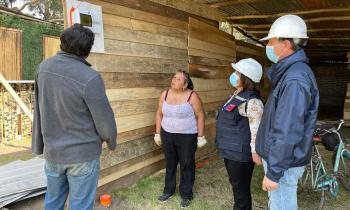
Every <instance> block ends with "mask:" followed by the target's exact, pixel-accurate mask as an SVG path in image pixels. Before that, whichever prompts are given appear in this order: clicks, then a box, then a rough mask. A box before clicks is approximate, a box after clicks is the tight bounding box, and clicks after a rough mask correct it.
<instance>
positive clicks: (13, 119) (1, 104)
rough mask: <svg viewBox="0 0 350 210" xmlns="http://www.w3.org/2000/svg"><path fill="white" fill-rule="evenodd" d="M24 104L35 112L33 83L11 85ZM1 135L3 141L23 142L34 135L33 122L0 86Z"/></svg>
mask: <svg viewBox="0 0 350 210" xmlns="http://www.w3.org/2000/svg"><path fill="white" fill-rule="evenodd" d="M11 86H12V88H13V89H14V90H15V91H16V93H17V94H18V96H19V97H20V98H21V100H22V101H23V102H24V104H25V105H26V106H27V107H28V108H29V109H30V110H33V108H34V107H33V106H34V97H33V94H34V85H33V83H11ZM0 117H1V118H0V133H1V140H0V142H1V141H12V140H23V139H24V138H26V137H30V136H31V134H32V121H31V120H30V119H29V117H27V115H25V114H24V113H23V112H22V111H21V109H20V108H19V106H18V104H17V103H16V102H15V100H14V99H13V97H12V96H11V95H10V93H9V92H7V90H6V89H5V88H4V87H3V86H2V85H0Z"/></svg>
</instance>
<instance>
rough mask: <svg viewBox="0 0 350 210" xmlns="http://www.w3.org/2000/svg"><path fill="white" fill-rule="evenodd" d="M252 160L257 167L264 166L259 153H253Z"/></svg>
mask: <svg viewBox="0 0 350 210" xmlns="http://www.w3.org/2000/svg"><path fill="white" fill-rule="evenodd" d="M252 159H253V162H254V163H255V164H256V165H261V164H262V161H261V157H260V156H259V155H258V154H257V153H252Z"/></svg>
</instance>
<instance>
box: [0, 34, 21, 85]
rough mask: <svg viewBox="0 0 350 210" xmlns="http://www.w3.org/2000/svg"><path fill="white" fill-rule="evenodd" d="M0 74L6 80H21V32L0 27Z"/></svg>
mask: <svg viewBox="0 0 350 210" xmlns="http://www.w3.org/2000/svg"><path fill="white" fill-rule="evenodd" d="M0 73H1V74H2V75H3V76H4V77H5V78H6V79H7V80H21V79H22V32H21V31H19V30H16V29H8V28H3V27H0Z"/></svg>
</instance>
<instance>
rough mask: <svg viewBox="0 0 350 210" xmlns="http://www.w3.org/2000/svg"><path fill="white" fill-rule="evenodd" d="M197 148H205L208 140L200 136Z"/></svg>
mask: <svg viewBox="0 0 350 210" xmlns="http://www.w3.org/2000/svg"><path fill="white" fill-rule="evenodd" d="M197 141H198V142H197V147H198V148H201V147H203V146H204V145H206V144H207V140H206V139H205V136H198V137H197Z"/></svg>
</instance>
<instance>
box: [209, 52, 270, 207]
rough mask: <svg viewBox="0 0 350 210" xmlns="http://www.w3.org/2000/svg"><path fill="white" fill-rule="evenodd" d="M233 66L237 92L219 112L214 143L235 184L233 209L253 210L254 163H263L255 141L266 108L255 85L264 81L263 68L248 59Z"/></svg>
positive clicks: (232, 75) (233, 83) (232, 78)
mask: <svg viewBox="0 0 350 210" xmlns="http://www.w3.org/2000/svg"><path fill="white" fill-rule="evenodd" d="M232 67H233V69H234V70H235V71H234V72H233V73H232V74H231V75H230V78H229V81H230V84H231V85H232V86H233V87H235V88H236V91H235V92H234V94H233V95H232V96H231V97H229V99H228V100H227V101H225V103H224V104H223V106H222V107H221V108H220V110H219V114H218V117H217V122H216V139H215V143H216V146H217V148H218V152H219V155H220V156H221V157H222V158H223V159H224V162H225V167H226V170H227V173H228V176H229V181H230V183H231V185H232V189H233V197H234V207H233V208H234V209H235V210H237V209H242V210H243V209H247V210H250V209H252V201H251V193H250V183H251V179H252V174H253V169H254V164H258V165H260V164H261V158H260V157H259V155H257V154H256V153H255V138H256V134H257V131H258V127H259V124H260V120H261V116H262V113H263V109H264V105H263V103H262V101H261V99H260V96H259V92H257V91H256V89H255V84H256V83H259V82H260V80H261V77H262V66H261V65H260V64H259V63H258V62H257V61H256V60H254V59H252V58H247V59H242V60H240V61H239V62H237V63H233V64H232Z"/></svg>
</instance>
